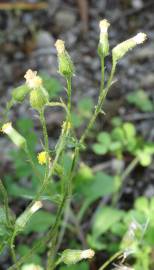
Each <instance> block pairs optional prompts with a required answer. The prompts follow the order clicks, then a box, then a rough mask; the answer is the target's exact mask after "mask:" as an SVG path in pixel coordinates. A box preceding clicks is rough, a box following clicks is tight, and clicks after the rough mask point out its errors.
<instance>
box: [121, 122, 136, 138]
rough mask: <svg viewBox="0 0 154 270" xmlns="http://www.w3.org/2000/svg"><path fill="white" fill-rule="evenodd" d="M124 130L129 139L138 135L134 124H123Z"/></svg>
mask: <svg viewBox="0 0 154 270" xmlns="http://www.w3.org/2000/svg"><path fill="white" fill-rule="evenodd" d="M123 130H124V132H125V136H126V138H127V139H131V138H132V137H134V136H135V135H136V129H135V126H134V125H133V124H132V123H129V122H127V123H124V124H123Z"/></svg>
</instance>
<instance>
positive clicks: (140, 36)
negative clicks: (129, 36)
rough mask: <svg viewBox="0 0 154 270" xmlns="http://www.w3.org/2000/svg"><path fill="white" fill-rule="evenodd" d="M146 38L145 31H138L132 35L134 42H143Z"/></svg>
mask: <svg viewBox="0 0 154 270" xmlns="http://www.w3.org/2000/svg"><path fill="white" fill-rule="evenodd" d="M146 38H147V35H146V34H145V33H138V34H137V35H136V36H135V37H133V39H134V41H135V42H136V44H141V43H143V42H144V41H145V40H146Z"/></svg>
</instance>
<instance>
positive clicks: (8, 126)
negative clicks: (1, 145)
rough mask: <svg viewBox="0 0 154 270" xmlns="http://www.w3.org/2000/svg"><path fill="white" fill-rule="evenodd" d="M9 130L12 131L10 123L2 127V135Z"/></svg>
mask: <svg viewBox="0 0 154 270" xmlns="http://www.w3.org/2000/svg"><path fill="white" fill-rule="evenodd" d="M10 130H12V123H11V122H8V123H6V124H4V125H3V126H2V129H1V131H2V132H3V133H6V134H8V133H10Z"/></svg>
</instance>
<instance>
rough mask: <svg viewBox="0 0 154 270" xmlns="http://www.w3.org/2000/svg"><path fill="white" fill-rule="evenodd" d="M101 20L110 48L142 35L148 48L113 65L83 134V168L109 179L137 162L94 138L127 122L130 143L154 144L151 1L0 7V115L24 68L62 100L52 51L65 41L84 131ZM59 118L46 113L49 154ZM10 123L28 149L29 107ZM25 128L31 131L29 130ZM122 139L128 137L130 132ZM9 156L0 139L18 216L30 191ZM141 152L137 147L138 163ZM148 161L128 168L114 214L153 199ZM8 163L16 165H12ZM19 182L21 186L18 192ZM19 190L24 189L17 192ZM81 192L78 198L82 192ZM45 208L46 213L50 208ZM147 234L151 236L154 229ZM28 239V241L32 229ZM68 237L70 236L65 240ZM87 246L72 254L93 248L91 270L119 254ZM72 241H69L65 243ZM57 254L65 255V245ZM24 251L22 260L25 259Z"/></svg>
mask: <svg viewBox="0 0 154 270" xmlns="http://www.w3.org/2000/svg"><path fill="white" fill-rule="evenodd" d="M104 18H106V19H108V21H109V22H110V24H111V26H110V29H109V39H110V46H111V48H112V47H114V46H115V45H116V44H117V43H119V42H121V41H123V40H125V39H128V38H129V37H132V36H133V35H135V34H136V33H138V32H145V33H146V34H147V36H148V39H147V42H146V43H145V44H144V45H143V46H141V47H140V48H137V49H135V50H133V51H132V52H131V53H129V54H128V55H127V56H126V57H125V58H124V59H122V61H121V62H120V63H119V64H118V68H117V72H116V75H115V79H116V83H114V85H113V86H112V89H111V90H110V92H109V95H108V98H107V101H106V103H105V107H104V111H105V113H106V115H105V116H103V115H100V116H99V119H98V120H97V123H96V125H95V130H94V131H92V132H91V133H90V134H89V138H88V140H87V142H88V147H87V150H86V151H84V152H83V153H82V155H81V164H82V165H83V163H85V164H86V165H85V168H86V169H87V168H88V169H89V168H90V170H91V171H92V172H93V173H94V174H98V172H99V173H100V172H102V171H103V172H104V171H105V173H107V174H111V175H115V171H116V170H117V168H118V169H119V170H122V168H125V166H126V165H127V164H129V162H131V161H132V156H133V157H134V156H135V154H134V152H133V150H132V152H131V150H130V149H129V147H128V149H127V150H126V151H125V149H122V150H120V151H121V152H120V154H119V152H118V153H117V152H116V153H115V150H113V149H112V150H110V151H108V150H107V148H105V150H104V146H102V145H101V139H99V138H98V141H97V138H96V137H97V136H98V135H99V134H100V133H101V132H102V131H103V130H106V131H107V132H108V135H107V136H109V133H110V132H112V130H113V128H115V127H117V126H118V127H119V126H120V127H121V126H122V125H123V123H130V122H131V125H132V126H131V128H130V129H131V131H132V129H133V130H135V135H132V133H133V134H134V131H133V132H132V133H131V135H130V136H136V137H135V140H137V141H139V142H140V144H142V146H143V144H145V145H147V143H149V142H150V143H151V145H152V142H153V139H154V125H153V124H154V105H153V100H154V90H153V89H154V1H153V0H66V1H63V0H48V1H37V0H29V1H28V0H27V1H24V0H23V1H15V0H14V1H5V0H4V1H3V0H0V105H1V106H0V113H2V111H3V109H4V107H5V105H6V102H7V101H8V100H9V99H10V97H11V91H12V89H13V88H14V87H17V86H19V85H20V84H22V83H23V82H24V74H25V72H26V71H27V69H29V68H30V69H32V70H37V71H38V73H39V74H40V76H42V78H43V80H44V82H45V84H46V87H47V89H48V91H49V92H50V97H52V98H56V99H58V98H59V96H62V97H64V98H65V91H63V85H64V81H63V79H62V78H61V77H60V76H59V74H58V73H57V56H56V50H55V46H54V44H55V41H56V39H58V38H60V39H63V40H65V44H66V47H67V50H68V51H69V53H70V55H71V57H72V60H73V62H74V65H75V67H76V76H75V77H74V80H73V105H74V106H73V122H74V126H75V127H76V129H77V134H78V135H80V134H81V132H82V131H83V128H84V127H85V123H86V122H87V120H88V119H89V118H90V117H91V114H92V109H93V104H94V103H95V102H96V100H97V96H98V89H99V84H100V78H101V77H100V76H101V75H100V61H99V58H98V55H97V45H98V41H99V21H100V20H101V19H104ZM110 68H111V56H109V57H108V58H107V62H106V75H107V74H108V72H109V71H110ZM63 117H64V116H63V112H62V111H61V110H59V109H57V108H56V109H53V110H52V112H51V109H49V110H47V111H46V120H47V126H48V132H49V138H50V145H51V146H54V145H55V142H56V140H57V136H58V135H59V132H60V127H61V124H62V121H63ZM19 118H20V119H21V120H20V121H19ZM9 119H10V120H11V121H12V122H13V123H17V124H16V125H17V127H18V128H19V129H20V130H21V132H23V133H24V134H27V136H29V134H31V142H30V143H31V146H32V145H33V144H34V141H36V137H35V135H34V134H33V132H32V131H30V130H32V129H35V131H36V132H37V134H38V136H41V130H40V123H39V120H38V118H37V117H36V114H35V113H34V112H33V111H32V110H31V109H29V102H28V100H27V101H26V102H25V103H23V104H22V105H17V106H15V107H14V108H13V109H12V110H11V112H10V114H9ZM28 119H30V120H28ZM31 120H33V123H34V124H32V123H31ZM33 125H34V126H33ZM122 128H123V127H122ZM29 132H31V133H29ZM127 132H128V133H129V131H128V130H127ZM117 136H120V135H117ZM28 138H29V137H28ZM118 138H119V137H118ZM138 138H139V139H138ZM29 140H30V138H29ZM117 140H118V139H117ZM119 140H120V139H119ZM38 142H39V141H38ZM129 143H130V142H128V144H129ZM35 146H36V149H37V151H39V150H40V149H39V147H40V146H38V144H37V143H36V145H35ZM105 147H106V146H105ZM10 148H12V144H11V143H10V142H8V141H7V139H6V138H4V136H1V137H0V149H1V150H0V151H1V162H0V163H1V166H0V174H1V176H2V178H3V177H4V175H5V174H6V171H7V173H8V175H7V177H6V185H7V187H8V192H9V194H10V196H12V197H11V198H12V199H11V202H12V205H13V209H14V212H15V213H16V214H18V213H20V211H21V209H23V208H24V207H25V204H26V203H25V201H24V202H22V203H21V198H18V195H19V193H20V192H23V193H24V192H25V193H24V195H23V196H26V195H25V194H27V193H26V191H24V190H23V189H24V188H28V187H30V186H29V182H28V180H27V179H29V177H30V174H31V173H30V172H29V170H28V169H27V167H25V164H23V163H20V158H18V154H17V153H16V152H13V153H12V152H11V153H10ZM142 150H143V149H142V147H140V149H139V151H140V156H141V155H142ZM125 152H126V153H125ZM151 152H152V150H151ZM20 157H21V156H20ZM148 158H149V157H148ZM148 158H147V155H146V154H145V156H144V158H143V159H144V160H142V162H141V164H139V165H137V166H134V169H133V170H132V171H131V176H129V177H128V178H129V179H127V181H126V182H125V185H124V186H123V187H122V190H121V191H120V195H119V201H118V208H119V207H120V208H122V209H124V210H130V209H131V208H132V207H133V204H134V201H135V199H136V198H138V197H140V196H142V197H143V196H144V198H148V199H150V200H151V198H153V196H154V184H153V180H154V167H153V161H152V159H151V156H150V161H149V159H148ZM12 159H13V160H16V161H17V162H16V163H13V161H12ZM140 159H141V158H140ZM147 159H148V161H147ZM119 160H120V161H119ZM83 161H84V162H83ZM86 166H87V167H86ZM85 168H84V169H85ZM88 169H87V170H88ZM16 170H18V173H17V176H15V171H16ZM88 172H89V171H88ZM82 173H83V174H86V177H87V178H88V177H89V175H88V173H87V171H84V172H82ZM10 175H11V176H10ZM81 175H82V174H81V172H80V173H79V175H78V177H80V178H81V179H82V178H84V177H83V175H82V177H81ZM87 175H88V176H87ZM84 176H85V175H84ZM11 177H13V179H14V180H12V179H11ZM87 178H86V179H87ZM19 179H20V180H21V183H20V185H19ZM14 181H15V182H14ZM14 183H18V185H17V184H16V185H14ZM19 186H20V188H21V187H22V188H23V187H24V188H23V189H22V190H21V189H19ZM34 186H35V185H34ZM81 186H82V185H81ZM81 186H80V187H78V188H77V190H81V188H82V187H81ZM30 188H31V187H30ZM109 193H110V192H109ZM102 195H103V194H102ZM84 196H85V194H84V192H83V197H84ZM99 196H100V195H99ZM99 196H98V197H99ZM96 197H97V196H96ZM103 198H104V197H103ZM105 198H106V196H105ZM107 201H108V197H107ZM16 202H17V204H16ZM99 203H100V202H99ZM103 203H104V201H103ZM97 205H98V201H96V202H95V204H94V205H93V207H92V210H93V211H96V208H97ZM119 205H120V206H119ZM46 208H47V210H50V207H49V206H47V207H46ZM78 208H80V205H77V206H76V204H74V205H73V209H74V210H75V211H78ZM51 209H52V208H51ZM89 215H90V216H92V214H91V213H90V212H88V214H87V217H86V218H85V220H84V222H83V223H82V228H83V230H85V235H86V233H87V234H88V233H89V232H90V231H91V227H92V226H93V222H91V223H90V224H87V223H88V219H89ZM96 227H97V226H96ZM152 228H153V229H154V225H153V227H152ZM38 232H39V229H38ZM29 233H32V231H31V230H30V229H29ZM72 235H73V233H72V232H71V233H70V237H69V238H70V239H71V238H72ZM153 235H154V233H153ZM85 238H86V239H83V237H82V234H81V235H80V234H79V239H78V240H79V241H78V244H77V246H79V247H81V246H82V247H85V246H87V245H88V246H89V245H91V247H94V248H95V249H97V250H98V255H97V258H96V262H95V263H92V264H91V265H90V267H91V269H98V266H99V265H101V262H102V261H103V260H104V258H106V256H108V254H109V253H112V252H113V251H116V250H117V247H112V248H111V249H110V250H108V251H107V250H106V248H105V247H102V246H101V247H100V246H99V245H98V243H96V242H95V243H94V240H96V239H94V238H92V236H91V238H90V237H89V238H88V240H87V237H85ZM70 239H69V240H68V241H71V240H70ZM113 239H114V237H113ZM107 240H108V238H107V239H106V241H107ZM104 241H105V240H104ZM18 242H19V243H20V245H22V247H23V246H24V245H23V240H22V239H19V240H18ZM79 243H80V244H81V245H80V244H79ZM73 244H74V242H73V243H72V242H71V244H70V245H71V246H72V247H73ZM153 244H154V243H152V245H153ZM75 245H76V244H75ZM63 247H65V248H66V247H68V246H66V243H65V241H64V243H63ZM24 248H25V247H23V251H22V252H23V253H22V254H24V252H26V251H25V249H24ZM102 250H105V254H106V255H103V256H102V253H101V252H102ZM99 252H100V253H99ZM150 252H151V251H150ZM153 252H154V250H153ZM148 254H149V253H148ZM150 254H151V253H150ZM153 254H154V253H153ZM20 255H21V254H20ZM37 256H38V255H37ZM0 258H1V259H0V260H1V266H0V269H7V266H8V261H9V259H8V254H7V252H5V254H3V256H2V257H0ZM36 261H37V260H36ZM38 261H39V259H38ZM39 262H40V261H39ZM86 267H87V265H83V266H82V269H84V270H85V269H87V268H86ZM88 267H89V266H88ZM73 269H74V268H73ZM135 269H139V268H135ZM140 269H143V268H140ZM147 269H152V268H144V269H143V270H147Z"/></svg>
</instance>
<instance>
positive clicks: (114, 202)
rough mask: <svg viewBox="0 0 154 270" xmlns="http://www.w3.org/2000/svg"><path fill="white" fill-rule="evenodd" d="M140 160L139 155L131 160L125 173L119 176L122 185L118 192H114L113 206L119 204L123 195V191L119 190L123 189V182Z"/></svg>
mask: <svg viewBox="0 0 154 270" xmlns="http://www.w3.org/2000/svg"><path fill="white" fill-rule="evenodd" d="M138 162H139V159H138V157H135V158H134V159H133V160H132V161H131V162H130V164H129V165H128V166H127V167H126V169H125V170H124V171H123V173H122V174H121V175H120V176H119V180H120V185H119V188H118V190H117V192H116V193H115V194H113V197H112V205H113V206H115V205H116V204H117V202H118V200H119V197H120V196H121V192H120V193H119V190H120V189H121V187H122V185H123V182H124V181H125V179H126V178H127V177H128V176H129V175H130V173H131V172H132V171H133V170H134V168H135V167H136V165H137V164H138Z"/></svg>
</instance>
